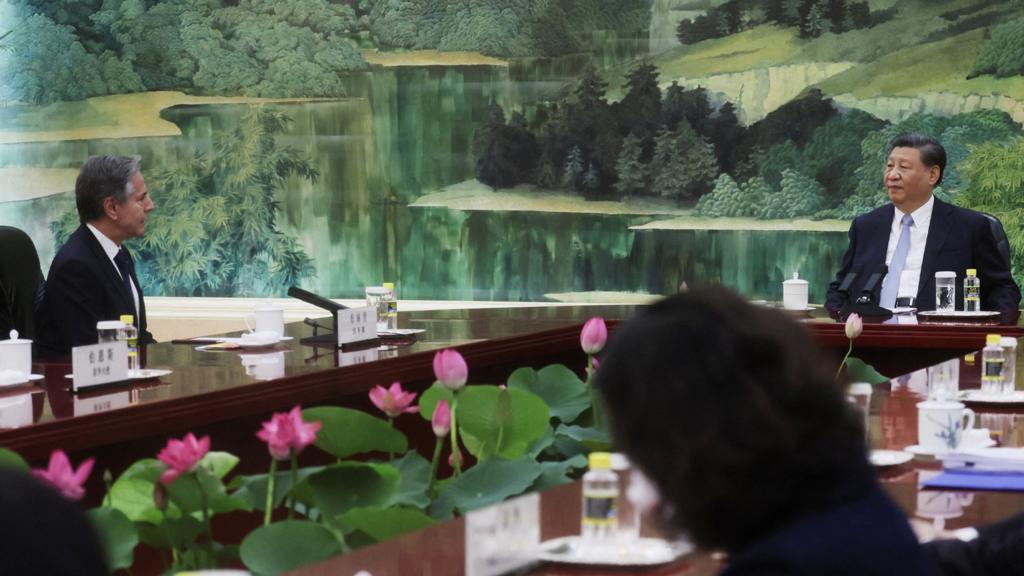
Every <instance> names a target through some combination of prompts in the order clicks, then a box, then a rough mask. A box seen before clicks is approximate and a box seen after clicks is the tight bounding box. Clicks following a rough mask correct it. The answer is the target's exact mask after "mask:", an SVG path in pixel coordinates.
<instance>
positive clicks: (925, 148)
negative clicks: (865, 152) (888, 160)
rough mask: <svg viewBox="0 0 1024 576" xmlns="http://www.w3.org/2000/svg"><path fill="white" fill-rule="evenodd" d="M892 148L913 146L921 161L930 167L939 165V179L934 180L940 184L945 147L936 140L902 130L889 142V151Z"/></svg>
mask: <svg viewBox="0 0 1024 576" xmlns="http://www.w3.org/2000/svg"><path fill="white" fill-rule="evenodd" d="M894 148H915V149H917V151H918V152H920V153H921V163H922V164H924V165H925V166H927V167H929V168H931V167H932V166H938V167H939V179H938V180H937V181H936V182H935V185H936V186H938V185H939V184H942V175H943V174H945V173H946V149H945V148H943V147H942V144H941V143H939V141H938V140H936V139H935V138H932V137H931V136H928V135H926V134H921V133H918V132H904V133H902V134H897V135H896V137H895V138H893V139H892V140H891V141H890V142H889V152H890V153H892V151H893V149H894Z"/></svg>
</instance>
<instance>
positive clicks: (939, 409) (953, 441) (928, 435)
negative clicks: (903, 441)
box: [917, 400, 974, 454]
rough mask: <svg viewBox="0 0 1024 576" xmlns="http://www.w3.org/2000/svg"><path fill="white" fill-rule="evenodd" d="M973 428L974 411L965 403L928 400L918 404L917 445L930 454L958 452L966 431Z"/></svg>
mask: <svg viewBox="0 0 1024 576" xmlns="http://www.w3.org/2000/svg"><path fill="white" fill-rule="evenodd" d="M972 428H974V410H971V409H970V408H967V407H966V406H964V404H963V402H940V401H937V400H928V401H926V402H919V403H918V404H917V439H918V442H917V443H918V444H919V445H920V446H921V448H923V449H925V450H927V451H929V452H932V453H935V454H939V453H942V452H948V451H950V450H956V449H957V447H959V446H960V442H961V441H962V440H963V437H964V431H965V430H970V429H972Z"/></svg>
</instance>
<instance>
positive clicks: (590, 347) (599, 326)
mask: <svg viewBox="0 0 1024 576" xmlns="http://www.w3.org/2000/svg"><path fill="white" fill-rule="evenodd" d="M607 341H608V327H607V326H605V324H604V318H601V317H600V316H594V317H593V318H591V319H590V320H587V323H586V324H584V325H583V330H582V331H581V332H580V346H582V347H583V351H584V352H586V353H587V354H589V355H591V356H593V355H594V354H597V353H598V352H600V351H601V350H602V349H603V348H604V344H605V342H607Z"/></svg>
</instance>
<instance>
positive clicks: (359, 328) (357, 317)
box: [338, 307, 377, 346]
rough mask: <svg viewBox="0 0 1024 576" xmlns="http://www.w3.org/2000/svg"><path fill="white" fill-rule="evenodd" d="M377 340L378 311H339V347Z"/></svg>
mask: <svg viewBox="0 0 1024 576" xmlns="http://www.w3.org/2000/svg"><path fill="white" fill-rule="evenodd" d="M376 339H377V311H376V310H375V309H373V308H369V307H367V308H348V309H346V310H338V346H342V345H344V344H351V343H353V342H362V341H364V340H376Z"/></svg>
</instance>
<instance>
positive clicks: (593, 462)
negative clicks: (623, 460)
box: [580, 452, 619, 551]
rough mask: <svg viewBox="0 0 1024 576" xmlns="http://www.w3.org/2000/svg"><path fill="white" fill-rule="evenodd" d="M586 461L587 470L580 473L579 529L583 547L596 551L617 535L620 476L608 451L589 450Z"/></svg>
mask: <svg viewBox="0 0 1024 576" xmlns="http://www.w3.org/2000/svg"><path fill="white" fill-rule="evenodd" d="M589 464H590V470H589V471H587V473H586V474H584V475H583V515H582V519H581V523H580V524H581V526H580V528H581V530H580V532H581V534H582V535H583V545H584V547H585V548H590V549H591V550H595V551H596V550H599V549H600V548H599V547H601V546H602V545H603V544H602V543H604V544H607V543H608V542H610V541H611V540H614V539H615V538H617V536H618V528H619V518H618V502H619V477H618V475H616V474H615V472H614V471H613V470H612V455H611V454H609V453H608V452H591V453H590V457H589ZM592 545H593V546H592Z"/></svg>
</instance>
